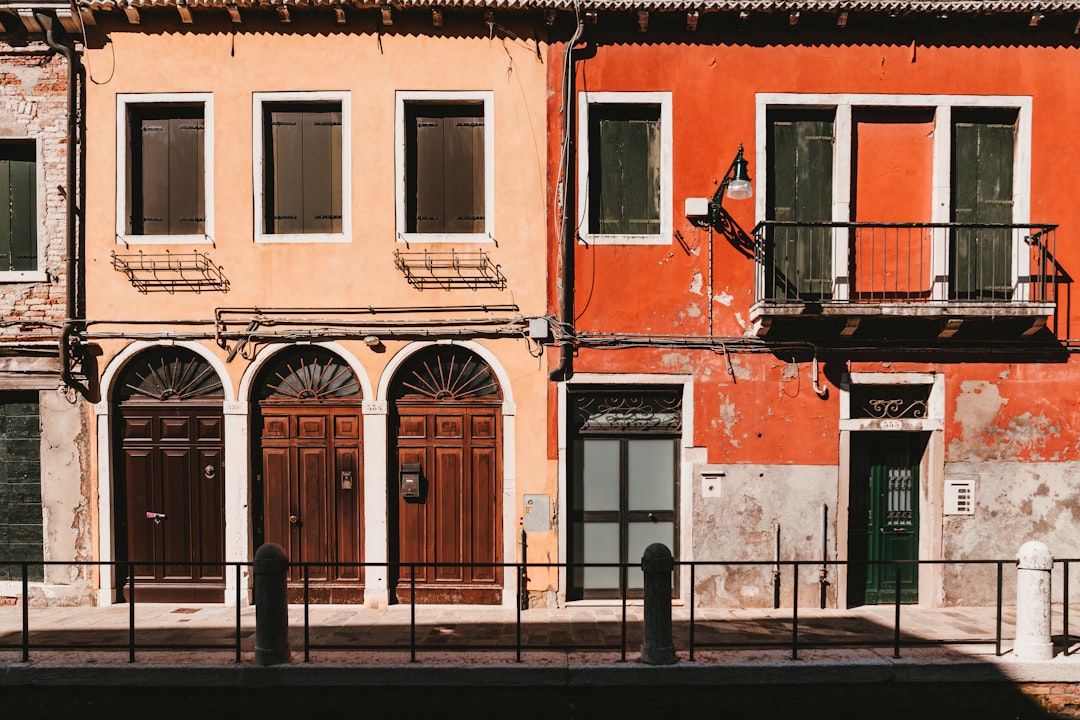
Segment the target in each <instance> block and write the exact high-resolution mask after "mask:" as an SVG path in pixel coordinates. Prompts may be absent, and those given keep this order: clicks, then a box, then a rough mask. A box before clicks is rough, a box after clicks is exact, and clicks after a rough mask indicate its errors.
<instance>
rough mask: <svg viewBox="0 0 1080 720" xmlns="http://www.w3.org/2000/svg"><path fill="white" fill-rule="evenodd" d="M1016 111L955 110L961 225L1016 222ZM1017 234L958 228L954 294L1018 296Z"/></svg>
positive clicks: (956, 211) (955, 199)
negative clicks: (1015, 267)
mask: <svg viewBox="0 0 1080 720" xmlns="http://www.w3.org/2000/svg"><path fill="white" fill-rule="evenodd" d="M1015 143H1016V112H1015V111H1014V110H992V109H985V110H966V109H957V110H955V111H954V112H953V157H952V162H953V166H952V211H953V221H954V222H956V223H972V224H976V225H979V224H988V223H989V224H993V223H1001V224H1006V225H1007V224H1010V223H1012V221H1013V149H1014V146H1015ZM1012 244H1013V243H1012V233H1011V231H1010V230H1009V229H1008V228H987V227H973V228H957V229H955V230H954V231H953V234H952V238H951V241H950V247H949V269H950V291H951V297H952V298H953V299H958V300H989V299H998V300H1002V299H1008V298H1010V297H1012V290H1013V288H1012V286H1013V277H1012V275H1013V267H1012V254H1013V249H1012Z"/></svg>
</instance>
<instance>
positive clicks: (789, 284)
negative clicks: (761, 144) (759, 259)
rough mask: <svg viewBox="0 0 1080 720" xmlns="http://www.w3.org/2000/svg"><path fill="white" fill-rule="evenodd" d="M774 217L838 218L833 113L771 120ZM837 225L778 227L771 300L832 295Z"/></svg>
mask: <svg viewBox="0 0 1080 720" xmlns="http://www.w3.org/2000/svg"><path fill="white" fill-rule="evenodd" d="M768 152H769V184H768V193H769V206H770V211H769V217H770V218H771V219H773V220H780V221H789V222H796V223H810V222H827V221H829V220H831V219H832V176H833V116H832V112H831V111H829V112H827V113H826V112H820V111H798V112H785V113H778V114H775V115H773V116H772V117H771V118H770V121H769V150H768ZM832 246H833V243H832V229H831V228H829V227H808V226H805V225H804V226H799V225H795V226H790V225H782V226H776V227H774V228H772V234H771V240H770V242H769V248H770V249H771V252H770V253H769V255H768V261H767V266H766V274H767V278H766V287H767V288H768V289H767V290H766V292H771V293H772V294H771V295H770V296H769V298H767V299H771V300H827V299H829V298H831V297H832V284H833V281H832V278H833V267H832V252H833V250H832Z"/></svg>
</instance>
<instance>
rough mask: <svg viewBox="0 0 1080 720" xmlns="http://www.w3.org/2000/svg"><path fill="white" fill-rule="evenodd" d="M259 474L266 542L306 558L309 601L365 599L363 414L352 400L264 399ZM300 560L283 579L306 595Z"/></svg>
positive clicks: (293, 591)
mask: <svg viewBox="0 0 1080 720" xmlns="http://www.w3.org/2000/svg"><path fill="white" fill-rule="evenodd" d="M261 410H262V418H263V421H262V441H261V442H262V480H263V503H264V505H263V508H264V528H265V541H266V542H273V543H277V544H279V545H281V546H282V548H284V549H285V552H286V554H287V555H288V557H289V560H290V561H292V562H293V563H305V564H306V572H307V575H308V583H309V596H308V597H309V601H311V602H325V603H362V602H363V601H364V585H363V577H364V574H363V569H362V568H361V567H360V566H359V564H358V563H360V562H361V561H362V560H363V557H362V555H361V549H362V547H363V513H362V511H361V507H362V506H361V498H362V497H363V485H362V482H361V474H360V472H361V465H360V457H361V452H360V436H361V435H360V430H361V420H362V417H361V414H360V407H359V406H358V405H357V404H350V405H339V406H322V405H318V404H315V403H300V404H294V405H285V404H280V403H272V402H269V403H263V404H262V407H261ZM304 572H305V566H304V565H293V566H292V567H291V568H290V574H289V578H288V587H289V596H290V599H291V600H292V601H293V602H301V601H302V600H303V591H304Z"/></svg>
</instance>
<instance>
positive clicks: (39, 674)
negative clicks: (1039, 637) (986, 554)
mask: <svg viewBox="0 0 1080 720" xmlns="http://www.w3.org/2000/svg"><path fill="white" fill-rule="evenodd" d="M306 612H307V624H306V628H307V629H306V630H305V609H304V608H303V607H302V606H295V605H291V606H289V611H288V614H289V645H290V651H291V658H290V660H289V661H288V662H286V663H282V664H278V665H272V666H262V665H258V664H256V662H255V643H256V629H255V622H256V609H255V607H253V606H245V607H241V608H240V609H239V613H238V612H237V608H236V607H229V606H224V605H201V604H168V605H166V604H142V605H138V606H136V608H135V612H134V617H135V631H134V635H133V637H134V644H133V646H132V645H129V643H130V642H131V641H132V633H131V632H130V629H129V620H130V614H129V613H130V608H129V607H128V606H127V605H114V606H109V607H101V608H94V607H58V608H37V607H31V608H29V610H28V615H27V617H28V621H29V623H28V624H29V628H30V647H29V660H28V661H24V659H23V652H24V649H23V634H22V627H23V608H22V607H21V606H10V605H9V606H0V707H3V708H4V710H5V711H10V712H11V713H12V714H11V716H12V717H20V718H31V717H43V718H46V717H55V716H57V715H60V714H64V715H69V716H72V717H77V716H83V715H85V716H95V717H96V716H101V715H108V716H109V717H129V716H130V717H139V718H145V717H148V716H153V717H154V718H155V720H168V719H169V718H174V717H175V718H184V720H189V719H190V718H191V717H192V716H201V717H202V718H209V717H222V718H224V717H230V718H232V717H236V716H237V715H238V714H239V713H244V714H245V715H250V716H254V717H263V718H269V717H282V718H285V717H288V718H293V717H296V716H297V715H301V716H304V717H310V716H335V717H346V716H348V717H361V716H362V717H393V718H395V720H404V719H407V718H414V717H415V718H428V717H432V716H434V715H438V714H447V712H448V711H449V712H451V714H462V713H463V712H466V711H467V713H466V714H468V715H469V716H470V717H474V718H479V717H498V718H501V717H506V716H508V715H513V716H514V717H516V718H518V720H528V719H531V718H537V719H538V720H539V718H543V719H544V720H557V719H560V718H574V719H576V718H593V717H611V716H613V715H620V716H622V717H649V718H655V717H663V716H668V715H672V716H683V715H686V716H696V715H701V716H704V715H708V716H710V717H715V716H718V715H719V716H722V717H728V718H731V717H734V718H754V720H773V719H774V718H775V719H777V720H779V718H784V719H785V720H786V719H787V718H792V717H818V716H829V717H833V718H842V719H844V720H847V719H850V720H855V719H856V718H858V719H859V720H862V719H863V718H865V717H873V718H875V720H892V718H897V719H898V720H899V718H903V719H904V720H909V719H910V718H911V717H912V716H916V717H918V718H920V720H928V719H929V718H936V717H943V718H944V717H948V718H950V720H952V719H953V718H958V717H979V718H980V719H981V720H999V719H1000V720H1015V719H1016V718H1020V719H1021V720H1046V719H1047V718H1059V717H1069V718H1080V633H1077V634H1076V635H1074V634H1073V631H1072V630H1070V633H1069V635H1070V636H1069V637H1068V638H1066V637H1065V634H1064V628H1065V625H1064V618H1063V616H1062V613H1061V608H1060V606H1055V608H1054V612H1053V617H1052V622H1051V633H1052V636H1053V642H1054V653H1053V657H1052V658H1051V659H1049V660H1044V661H1031V660H1024V659H1021V658H1017V657H1016V656H1015V654H1014V653H1013V651H1012V638H1013V636H1014V608H1010V607H1006V608H1003V609H1002V615H1001V641H1000V653H1001V654H1000V655H999V654H998V649H999V648H998V643H997V640H996V636H997V625H998V622H997V610H996V608H982V607H951V608H922V607H917V606H908V605H905V606H901V609H900V648H899V653H898V655H899V656H898V657H897V652H896V648H895V646H894V641H895V637H896V635H895V613H896V611H895V607H894V606H890V605H883V606H867V607H861V608H854V609H850V610H819V609H816V608H815V609H810V608H799V609H798V613H797V618H794V619H797V623H793V615H794V613H793V611H792V609H791V608H781V609H778V610H772V609H723V610H715V609H708V610H706V609H701V608H695V609H694V612H693V615H694V618H693V620H694V622H693V642H694V650H693V655H692V656H691V652H690V639H691V637H690V633H691V624H690V616H691V610H690V608H687V607H685V606H676V607H674V608H673V609H672V628H673V635H674V646H675V649H676V653H677V661H676V662H675V663H673V664H670V665H649V664H645V663H643V662H642V661H641V642H642V640H641V638H642V630H643V625H644V616H643V608H642V607H641V606H640V605H628V606H627V607H626V608H625V617H626V622H625V624H624V623H623V622H622V619H623V612H624V609H623V607H622V606H621V605H614V606H611V605H572V606H570V607H565V608H550V609H549V608H536V609H530V610H525V611H522V612H521V613H520V615H519V613H518V611H516V610H515V609H513V608H503V607H477V606H430V605H420V606H416V607H412V606H408V605H395V606H391V607H387V608H381V609H370V608H364V607H359V606H343V605H313V606H310V607H309V608H308V609H307V611H306ZM238 614H239V628H240V632H239V649H237V637H238V634H237V631H236V628H237V625H238V623H237V616H238ZM519 618H520V624H519ZM1068 627H1069V628H1070V629H1072V628H1080V608H1078V609H1077V611H1073V610H1072V609H1071V608H1070V613H1069V624H1068ZM795 640H797V643H798V644H797V647H796V649H795V651H794V652H793V641H795ZM519 648H520V649H519ZM624 648H625V650H624ZM238 654H239V661H237V659H238Z"/></svg>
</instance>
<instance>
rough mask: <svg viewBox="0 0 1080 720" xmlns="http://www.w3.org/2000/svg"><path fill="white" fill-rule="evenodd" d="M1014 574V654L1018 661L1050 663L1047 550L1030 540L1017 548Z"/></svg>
mask: <svg viewBox="0 0 1080 720" xmlns="http://www.w3.org/2000/svg"><path fill="white" fill-rule="evenodd" d="M1017 568H1018V569H1017V572H1016V642H1015V644H1014V645H1013V654H1014V655H1016V657H1017V659H1020V660H1050V659H1051V658H1053V657H1054V646H1053V643H1052V642H1051V639H1050V572H1051V571H1052V570H1053V569H1054V557H1053V555H1051V554H1050V548H1048V547H1047V546H1046V545H1045V544H1043V543H1041V542H1038V541H1036V540H1033V541H1031V542H1026V543H1024V544H1023V545H1021V546H1020V552H1019V553H1018V555H1017Z"/></svg>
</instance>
